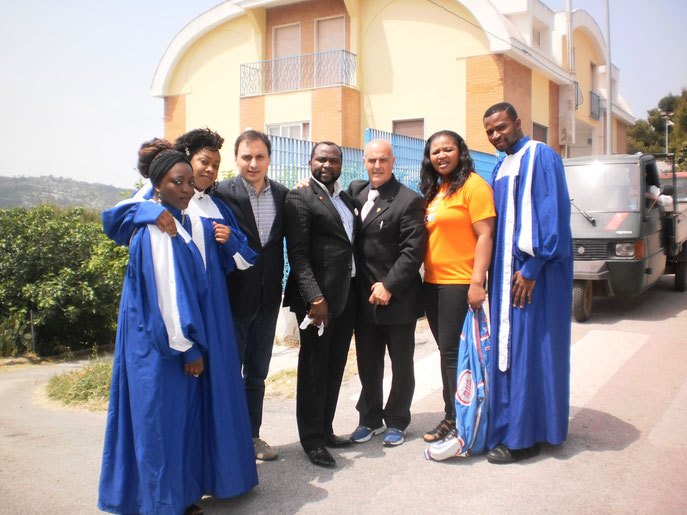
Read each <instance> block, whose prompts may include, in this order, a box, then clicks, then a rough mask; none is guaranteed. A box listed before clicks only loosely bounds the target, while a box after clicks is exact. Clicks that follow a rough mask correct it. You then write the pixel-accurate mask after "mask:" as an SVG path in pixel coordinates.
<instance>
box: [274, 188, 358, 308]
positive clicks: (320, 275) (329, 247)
mask: <svg viewBox="0 0 687 515" xmlns="http://www.w3.org/2000/svg"><path fill="white" fill-rule="evenodd" d="M341 198H342V200H343V201H344V203H345V204H346V206H347V207H348V208H349V209H350V210H351V213H353V235H354V236H353V237H354V241H355V234H356V232H357V227H356V225H357V223H358V222H357V221H358V217H357V212H356V210H355V205H354V203H353V200H352V199H351V198H350V197H349V196H348V194H347V193H346V192H345V191H342V192H341ZM284 216H285V223H286V246H287V249H288V254H289V266H290V272H289V278H288V280H287V281H286V290H285V291H284V305H285V306H290V307H291V311H293V312H295V313H296V315H298V316H299V317H301V316H305V313H306V311H307V310H308V309H309V305H310V301H311V300H312V299H314V298H315V297H318V296H320V295H322V296H323V297H324V298H325V300H326V301H327V307H328V310H329V313H330V314H331V316H332V317H337V316H339V315H340V314H341V313H342V312H343V310H344V308H345V307H346V297H347V295H348V290H349V287H350V284H351V269H352V266H353V260H354V256H353V244H352V243H351V242H350V240H349V239H348V235H347V234H346V230H345V229H344V225H343V222H342V221H341V216H340V215H339V212H338V211H337V210H336V207H335V206H334V204H332V201H331V199H330V198H329V194H328V193H327V192H326V191H324V189H322V187H321V186H320V185H319V184H317V183H316V182H315V181H310V185H309V186H308V187H305V188H300V189H295V190H291V191H290V192H289V194H288V195H287V196H286V205H285V207H284Z"/></svg>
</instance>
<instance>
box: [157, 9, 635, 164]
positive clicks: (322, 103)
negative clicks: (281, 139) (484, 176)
mask: <svg viewBox="0 0 687 515" xmlns="http://www.w3.org/2000/svg"><path fill="white" fill-rule="evenodd" d="M570 33H572V36H571V37H569V36H568V35H569V34H570ZM569 40H570V43H571V44H570V45H569V44H568V41H569ZM568 63H572V66H569V64H568ZM609 69H610V70H611V74H612V88H611V90H612V101H611V102H609V100H608V94H607V93H608V92H607V91H606V88H605V84H606V79H605V77H606V74H607V73H608V70H609ZM618 77H619V73H618V70H617V68H615V67H613V66H609V65H608V63H607V61H606V57H605V42H604V39H603V35H602V33H601V30H600V29H599V27H598V25H597V23H596V22H595V21H594V20H593V19H592V18H591V17H590V16H589V14H587V13H586V12H585V11H581V10H575V11H573V12H572V13H571V14H568V13H567V12H565V11H557V12H554V11H552V10H550V9H549V8H548V7H546V6H545V5H544V4H543V3H542V2H540V1H539V0H463V1H457V0H433V1H431V2H430V1H419V0H391V1H390V0H301V1H299V0H233V1H225V2H223V3H221V4H219V5H217V6H216V7H214V8H212V9H210V10H209V11H207V12H205V13H203V14H201V15H200V16H198V17H197V18H196V19H194V20H193V21H191V22H190V23H189V24H188V25H187V26H186V27H184V29H182V30H181V32H179V34H177V35H176V36H175V38H174V39H173V40H172V41H171V42H170V44H169V46H168V48H167V51H166V52H165V54H164V55H163V56H162V59H161V60H160V64H159V65H158V68H157V70H156V72H155V76H154V78H153V84H152V93H153V95H155V96H159V97H163V98H164V101H165V134H166V137H167V138H169V139H173V138H175V137H177V136H178V135H179V134H181V133H183V132H185V131H187V130H189V129H192V128H195V127H201V126H208V127H211V128H212V129H213V130H216V131H218V132H220V133H221V134H222V135H223V136H224V137H225V138H227V141H233V139H234V138H235V137H236V136H237V135H238V134H239V133H240V132H241V131H242V130H244V129H245V128H247V127H252V128H254V129H258V130H263V131H265V132H268V133H270V134H275V135H282V136H289V137H294V138H300V139H310V140H315V141H317V140H325V139H328V140H333V141H336V142H338V143H341V144H343V145H345V146H351V147H361V146H362V144H363V143H364V141H363V140H364V129H365V128H366V127H370V128H375V129H379V130H383V131H389V132H396V133H400V134H405V135H409V136H416V137H421V138H426V137H428V136H429V135H430V134H432V133H433V132H435V131H437V130H440V129H447V128H448V129H452V130H455V131H457V132H458V133H460V134H462V135H463V136H464V137H465V138H466V140H467V142H468V145H469V146H470V148H471V149H474V150H479V151H483V152H489V153H493V149H492V147H491V145H490V144H489V143H488V141H487V139H486V136H485V134H484V128H483V126H482V114H483V113H484V110H485V109H486V108H487V107H489V106H490V105H492V104H494V103H496V102H500V101H508V102H511V103H513V104H514V105H515V106H516V108H517V109H518V112H519V114H520V117H521V119H522V121H523V128H524V131H525V133H526V134H530V135H532V136H533V137H534V138H536V139H539V140H541V141H545V142H547V143H548V144H549V145H551V146H552V147H554V148H555V149H557V150H558V151H560V152H561V154H562V155H564V156H566V155H570V156H579V155H589V154H599V153H603V151H604V148H605V141H606V140H605V138H606V134H605V130H604V127H605V122H604V120H605V116H606V113H607V112H608V107H609V104H610V105H611V106H612V108H611V112H612V114H611V116H612V126H613V131H612V134H613V149H614V152H625V151H626V147H627V144H626V140H627V138H626V128H627V126H628V125H631V124H632V123H634V118H633V116H632V114H631V113H630V110H629V108H628V107H627V105H626V103H625V102H624V101H623V100H622V98H621V97H620V96H619V95H618V94H617V91H618V88H617V85H618V83H619V81H618ZM227 148H229V147H227ZM225 152H231V150H225Z"/></svg>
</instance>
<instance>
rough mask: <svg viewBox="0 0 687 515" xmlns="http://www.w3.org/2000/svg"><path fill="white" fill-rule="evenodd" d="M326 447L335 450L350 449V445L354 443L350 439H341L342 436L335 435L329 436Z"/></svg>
mask: <svg viewBox="0 0 687 515" xmlns="http://www.w3.org/2000/svg"><path fill="white" fill-rule="evenodd" d="M325 445H326V446H327V447H333V448H335V449H339V448H341V447H348V446H350V445H353V442H352V441H351V440H350V439H348V438H341V437H340V436H336V435H335V434H331V435H329V436H327V439H326V440H325Z"/></svg>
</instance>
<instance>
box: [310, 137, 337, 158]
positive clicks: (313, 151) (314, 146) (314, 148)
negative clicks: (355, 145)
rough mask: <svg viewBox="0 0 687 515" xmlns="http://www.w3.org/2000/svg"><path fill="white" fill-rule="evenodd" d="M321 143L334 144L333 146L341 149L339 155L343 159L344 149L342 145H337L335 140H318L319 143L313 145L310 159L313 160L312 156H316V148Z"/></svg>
mask: <svg viewBox="0 0 687 515" xmlns="http://www.w3.org/2000/svg"><path fill="white" fill-rule="evenodd" d="M320 145H332V146H334V147H336V148H338V149H339V156H341V159H342V160H343V150H342V149H341V147H340V146H339V145H337V144H336V143H334V142H333V141H318V142H317V143H315V144H314V145H313V147H312V150H311V151H310V160H311V161H312V158H313V157H315V150H316V149H317V147H319V146H320Z"/></svg>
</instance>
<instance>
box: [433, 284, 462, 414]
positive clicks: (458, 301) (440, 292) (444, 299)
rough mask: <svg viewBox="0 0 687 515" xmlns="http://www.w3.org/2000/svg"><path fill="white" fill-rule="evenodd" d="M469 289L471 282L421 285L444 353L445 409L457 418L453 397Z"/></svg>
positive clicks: (439, 344)
mask: <svg viewBox="0 0 687 515" xmlns="http://www.w3.org/2000/svg"><path fill="white" fill-rule="evenodd" d="M469 289H470V285H469V284H433V283H424V284H423V285H422V293H423V301H424V305H425V314H426V315H427V321H428V322H429V328H430V329H431V331H432V335H433V336H434V339H435V340H436V342H437V346H438V347H439V355H440V357H441V382H442V384H443V394H444V412H445V416H446V418H447V419H448V420H455V419H456V405H455V401H454V398H455V395H456V386H457V385H456V374H457V373H458V346H459V344H460V333H461V331H462V329H463V322H464V321H465V315H467V312H468V290H469Z"/></svg>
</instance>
